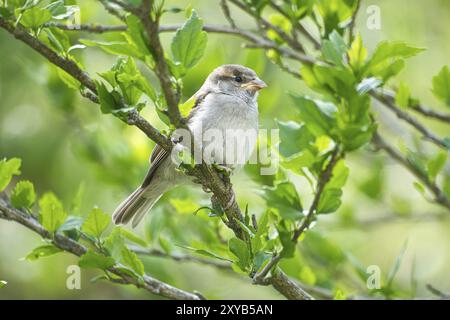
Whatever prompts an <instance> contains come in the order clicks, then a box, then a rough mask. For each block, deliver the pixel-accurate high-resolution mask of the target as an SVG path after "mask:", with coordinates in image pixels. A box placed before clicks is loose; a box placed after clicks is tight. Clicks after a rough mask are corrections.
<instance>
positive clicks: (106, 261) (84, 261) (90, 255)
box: [78, 249, 116, 270]
mask: <svg viewBox="0 0 450 320" xmlns="http://www.w3.org/2000/svg"><path fill="white" fill-rule="evenodd" d="M115 264H116V261H115V260H114V259H113V258H112V257H107V256H104V255H102V254H99V253H97V252H94V251H92V250H90V249H89V250H88V251H87V252H86V253H85V254H84V255H82V256H81V258H80V260H79V261H78V265H79V266H80V267H82V268H86V269H102V270H106V269H108V268H111V267H113V266H114V265H115Z"/></svg>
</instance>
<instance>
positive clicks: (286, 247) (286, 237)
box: [277, 227, 295, 258]
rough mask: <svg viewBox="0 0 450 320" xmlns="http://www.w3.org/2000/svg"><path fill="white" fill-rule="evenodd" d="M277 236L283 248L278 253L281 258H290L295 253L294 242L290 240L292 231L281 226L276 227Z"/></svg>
mask: <svg viewBox="0 0 450 320" xmlns="http://www.w3.org/2000/svg"><path fill="white" fill-rule="evenodd" d="M277 230H278V238H279V239H280V242H281V245H282V246H283V250H282V251H281V253H280V255H281V257H283V258H292V257H293V256H294V254H295V243H294V242H293V241H292V232H289V231H287V230H284V229H283V228H281V227H278V228H277Z"/></svg>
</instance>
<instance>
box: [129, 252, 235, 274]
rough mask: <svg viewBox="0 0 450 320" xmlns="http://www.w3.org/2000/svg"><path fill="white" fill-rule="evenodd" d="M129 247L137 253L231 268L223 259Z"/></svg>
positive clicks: (224, 268)
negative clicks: (217, 259) (216, 259)
mask: <svg viewBox="0 0 450 320" xmlns="http://www.w3.org/2000/svg"><path fill="white" fill-rule="evenodd" d="M130 249H131V250H133V251H134V252H136V253H137V254H139V255H145V256H152V257H161V258H168V259H171V260H174V261H178V262H197V263H201V264H204V265H209V266H213V267H216V268H218V269H222V270H232V269H231V263H228V262H225V261H215V260H211V259H206V258H201V257H196V256H191V255H187V254H168V253H166V252H164V251H161V250H158V249H147V248H141V247H137V246H130Z"/></svg>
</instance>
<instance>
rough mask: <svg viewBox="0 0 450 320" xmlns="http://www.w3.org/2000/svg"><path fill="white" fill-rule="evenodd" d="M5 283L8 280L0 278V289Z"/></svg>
mask: <svg viewBox="0 0 450 320" xmlns="http://www.w3.org/2000/svg"><path fill="white" fill-rule="evenodd" d="M7 284H8V282H6V281H5V280H0V289H1V288H4V287H6V285H7Z"/></svg>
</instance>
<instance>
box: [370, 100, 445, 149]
mask: <svg viewBox="0 0 450 320" xmlns="http://www.w3.org/2000/svg"><path fill="white" fill-rule="evenodd" d="M370 95H371V96H372V97H374V98H375V99H376V100H378V101H379V102H381V103H382V104H383V105H384V106H386V107H387V108H388V109H389V110H391V111H392V112H394V113H395V114H396V115H397V117H398V118H399V119H402V120H404V121H406V122H407V123H408V124H410V125H411V126H412V127H414V128H415V129H416V130H417V131H419V132H420V133H421V134H422V135H423V136H424V138H425V139H427V140H428V141H430V142H432V143H434V144H435V145H437V146H438V147H441V148H444V149H446V150H448V146H447V145H446V144H445V143H444V141H443V140H442V139H440V138H438V137H437V136H435V135H434V134H433V133H432V132H431V131H429V130H428V129H427V128H426V127H425V126H424V125H423V124H422V123H420V122H419V120H417V119H416V118H415V117H413V116H412V115H410V114H409V113H407V112H405V111H403V110H402V109H400V108H399V107H397V106H396V105H395V101H394V99H393V98H392V97H391V96H388V95H382V94H380V93H378V92H376V91H370Z"/></svg>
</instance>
